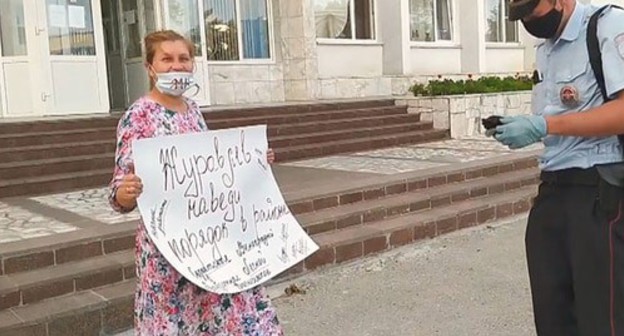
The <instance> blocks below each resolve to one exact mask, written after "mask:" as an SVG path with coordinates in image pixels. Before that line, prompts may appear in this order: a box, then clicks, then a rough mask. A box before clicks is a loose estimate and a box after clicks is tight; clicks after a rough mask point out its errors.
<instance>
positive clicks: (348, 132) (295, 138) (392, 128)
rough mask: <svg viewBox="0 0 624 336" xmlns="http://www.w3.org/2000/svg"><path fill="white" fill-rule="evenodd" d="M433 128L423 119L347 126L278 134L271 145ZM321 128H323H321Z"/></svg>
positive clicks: (284, 145)
mask: <svg viewBox="0 0 624 336" xmlns="http://www.w3.org/2000/svg"><path fill="white" fill-rule="evenodd" d="M431 129H433V123H432V122H426V121H421V122H418V123H410V124H399V125H388V126H378V127H368V128H355V127H352V128H345V129H342V130H332V131H323V132H315V133H308V134H301V135H287V136H277V137H272V138H270V139H269V146H271V147H272V148H274V149H278V148H283V147H291V146H302V145H309V144H314V143H322V142H328V141H341V140H349V139H362V138H370V137H373V136H377V137H380V136H385V135H391V134H392V135H394V134H400V133H408V132H417V131H422V130H431ZM319 130H322V129H321V128H319Z"/></svg>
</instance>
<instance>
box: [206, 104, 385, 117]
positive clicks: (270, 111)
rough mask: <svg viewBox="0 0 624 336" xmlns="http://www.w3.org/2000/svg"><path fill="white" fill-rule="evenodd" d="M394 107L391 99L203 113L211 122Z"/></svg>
mask: <svg viewBox="0 0 624 336" xmlns="http://www.w3.org/2000/svg"><path fill="white" fill-rule="evenodd" d="M387 106H395V103H394V100H393V99H381V100H360V101H352V102H334V103H330V102H318V103H314V104H297V103H295V104H284V105H267V106H260V107H252V108H238V107H234V108H229V109H223V108H218V107H217V108H215V109H204V110H203V113H204V114H206V115H209V116H210V117H211V118H212V119H213V120H217V119H229V118H244V117H251V116H272V115H290V114H300V113H309V112H325V111H337V110H353V109H365V108H377V107H387Z"/></svg>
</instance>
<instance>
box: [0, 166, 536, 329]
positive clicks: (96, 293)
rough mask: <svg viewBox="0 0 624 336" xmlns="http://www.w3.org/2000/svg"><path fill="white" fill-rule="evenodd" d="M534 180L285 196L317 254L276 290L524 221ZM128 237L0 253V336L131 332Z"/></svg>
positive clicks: (524, 172) (428, 178) (118, 231)
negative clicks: (463, 233)
mask: <svg viewBox="0 0 624 336" xmlns="http://www.w3.org/2000/svg"><path fill="white" fill-rule="evenodd" d="M537 181H538V171H537V168H536V160H535V158H534V157H533V156H532V155H526V156H518V157H500V158H495V159H494V160H490V161H487V162H481V163H471V164H463V165H457V166H456V167H446V168H442V169H437V170H436V171H434V172H427V173H424V174H423V173H418V172H414V173H406V174H401V175H397V176H387V177H382V178H375V179H372V178H371V180H367V181H365V182H364V183H362V182H361V181H360V184H358V185H350V184H349V182H348V181H347V182H345V184H343V185H335V184H332V185H326V186H319V187H318V188H316V189H315V190H302V191H301V192H300V193H298V194H290V195H289V196H287V202H288V204H289V207H290V209H291V211H292V212H293V213H294V214H295V215H296V216H297V218H298V220H299V221H300V223H301V224H302V226H303V227H304V228H305V229H306V230H307V231H308V233H309V234H310V235H311V236H312V238H313V239H314V240H315V241H316V242H317V243H318V244H319V245H320V247H321V249H320V250H319V251H318V252H316V253H315V254H314V255H312V256H311V257H309V258H308V259H306V260H305V261H304V262H302V263H300V264H299V265H296V266H295V267H293V268H291V269H290V270H288V271H287V272H285V273H284V274H281V275H280V276H279V277H278V278H277V279H275V280H274V283H275V282H279V281H282V280H286V279H288V278H290V277H293V276H297V275H300V274H301V273H302V272H308V271H312V270H316V269H318V268H320V267H327V266H331V265H335V264H339V263H342V262H346V261H349V260H353V259H355V258H359V257H362V256H366V255H369V254H372V253H378V252H382V251H385V250H388V249H392V248H394V247H397V246H401V245H405V244H409V243H412V242H417V241H420V240H423V239H427V238H432V237H436V236H439V235H443V234H446V233H449V232H452V231H455V230H460V229H463V228H466V227H471V226H474V225H479V224H482V223H486V222H489V221H492V220H495V219H499V218H504V217H508V216H512V215H514V214H519V213H523V212H526V211H527V210H528V209H529V207H530V203H531V199H532V197H533V196H534V195H535V194H536V190H537V189H536V183H537ZM135 230H136V223H126V224H119V225H111V226H105V227H98V228H97V229H94V230H92V231H88V230H79V231H76V232H69V233H66V234H62V235H58V238H57V239H56V240H55V242H54V243H50V242H49V241H46V240H45V239H42V240H37V239H34V240H32V241H30V242H29V243H28V244H23V243H8V244H3V245H0V265H2V267H1V268H0V335H5V334H6V335H20V333H27V334H28V335H46V336H47V335H61V334H62V335H70V334H71V335H110V334H113V333H114V332H116V331H120V330H125V329H128V328H130V327H131V326H132V312H133V309H132V304H133V297H134V289H135V287H134V281H133V279H132V278H133V276H134V263H133V262H134V259H133V258H134V250H133V249H134V232H135ZM28 332H30V333H28ZM63 332H65V334H63Z"/></svg>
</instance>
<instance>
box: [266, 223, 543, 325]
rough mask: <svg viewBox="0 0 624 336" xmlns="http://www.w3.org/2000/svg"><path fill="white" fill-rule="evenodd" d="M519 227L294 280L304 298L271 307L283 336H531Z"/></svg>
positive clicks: (468, 234)
mask: <svg viewBox="0 0 624 336" xmlns="http://www.w3.org/2000/svg"><path fill="white" fill-rule="evenodd" d="M525 223H526V220H525V218H524V217H521V218H515V219H511V220H509V219H508V220H507V221H505V222H501V223H497V224H496V225H489V226H481V227H478V228H475V229H472V230H464V231H460V232H457V233H454V234H451V235H448V236H444V237H441V238H437V239H435V240H431V241H428V242H425V243H420V244H415V245H411V246H407V247H404V248H401V249H399V250H394V251H391V252H388V253H385V254H383V255H381V256H379V257H374V258H369V259H366V260H363V261H358V262H356V263H353V264H350V265H348V266H343V267H339V268H334V269H330V270H327V271H324V272H320V273H316V274H313V275H311V276H306V277H304V278H302V279H298V280H296V283H297V284H298V285H300V286H302V287H303V288H306V287H308V286H309V289H308V290H307V293H306V294H304V295H295V296H292V297H288V298H280V299H277V300H276V301H275V302H276V304H277V307H278V310H279V311H278V313H279V315H280V318H281V320H282V322H283V324H284V327H285V329H286V335H290V336H316V335H318V336H329V335H342V336H350V335H353V336H355V335H357V336H367V335H370V336H379V335H384V336H406V335H409V336H421V335H422V336H434V335H435V336H438V335H439V336H479V335H484V336H485V335H487V336H507V335H508V336H530V335H535V331H534V329H533V320H532V311H531V303H530V291H529V288H528V277H527V275H526V264H525V259H524V258H525V255H524V242H523V239H524V228H525ZM279 289H281V287H280V288H279ZM273 291H275V289H272V292H273Z"/></svg>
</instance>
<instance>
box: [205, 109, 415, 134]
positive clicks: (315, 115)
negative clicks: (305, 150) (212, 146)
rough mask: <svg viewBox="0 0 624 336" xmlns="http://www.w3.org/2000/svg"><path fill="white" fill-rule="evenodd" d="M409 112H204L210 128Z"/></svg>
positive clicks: (373, 110)
mask: <svg viewBox="0 0 624 336" xmlns="http://www.w3.org/2000/svg"><path fill="white" fill-rule="evenodd" d="M405 114H407V107H405V106H388V107H376V108H367V109H356V110H339V111H323V112H305V113H299V114H296V115H271V116H258V117H255V116H253V117H242V118H228V119H223V120H218V119H217V120H215V119H214V118H212V117H211V116H210V114H206V113H204V118H205V119H206V123H207V124H208V128H209V129H224V128H230V127H242V126H250V125H263V124H269V125H284V124H297V123H305V122H313V121H329V120H345V119H357V118H365V117H373V116H380V115H383V116H390V115H405Z"/></svg>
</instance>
